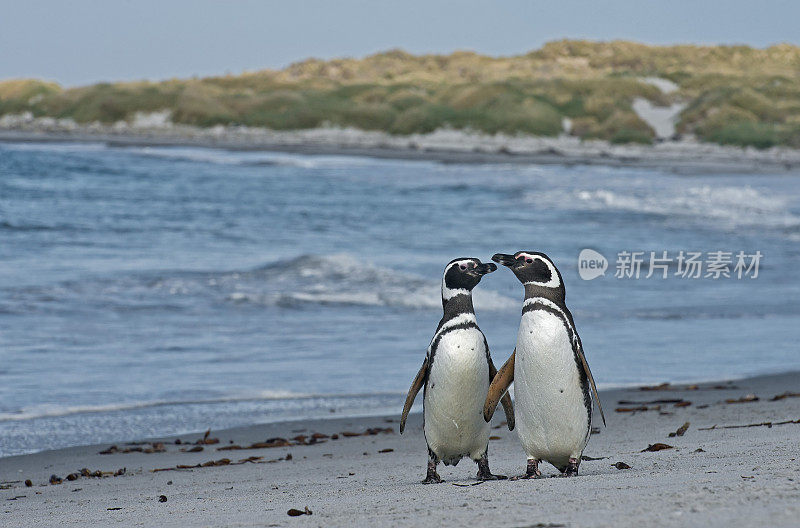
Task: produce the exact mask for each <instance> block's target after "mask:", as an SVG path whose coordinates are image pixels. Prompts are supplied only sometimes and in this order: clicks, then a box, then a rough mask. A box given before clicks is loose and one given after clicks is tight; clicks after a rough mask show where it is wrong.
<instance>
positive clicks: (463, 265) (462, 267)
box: [458, 264, 467, 270]
mask: <svg viewBox="0 0 800 528" xmlns="http://www.w3.org/2000/svg"><path fill="white" fill-rule="evenodd" d="M458 267H459V268H461V269H462V270H465V269H467V266H466V265H465V264H461V265H459V266H458Z"/></svg>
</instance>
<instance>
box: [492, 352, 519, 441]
mask: <svg viewBox="0 0 800 528" xmlns="http://www.w3.org/2000/svg"><path fill="white" fill-rule="evenodd" d="M495 376H497V369H496V368H495V366H494V361H492V358H491V357H490V358H489V383H491V382H492V381H493V380H494V377H495ZM500 403H502V404H503V410H504V411H505V413H506V425H508V430H509V431H513V430H514V426H515V422H514V404H513V403H511V395H510V394H509V393H508V392H506V393H505V394H504V395H503V397H502V398H501V399H500Z"/></svg>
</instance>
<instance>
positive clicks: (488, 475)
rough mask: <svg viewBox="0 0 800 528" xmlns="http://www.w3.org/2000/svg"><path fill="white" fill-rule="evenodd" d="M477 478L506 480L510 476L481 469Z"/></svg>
mask: <svg viewBox="0 0 800 528" xmlns="http://www.w3.org/2000/svg"><path fill="white" fill-rule="evenodd" d="M476 478H477V479H478V480H506V479H507V478H508V477H507V476H505V475H495V474H494V473H483V472H482V471H480V470H479V471H478V476H477V477H476Z"/></svg>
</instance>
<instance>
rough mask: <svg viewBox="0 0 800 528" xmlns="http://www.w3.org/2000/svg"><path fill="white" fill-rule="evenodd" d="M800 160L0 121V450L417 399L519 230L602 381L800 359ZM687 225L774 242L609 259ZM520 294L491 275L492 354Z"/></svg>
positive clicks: (703, 235) (726, 241)
mask: <svg viewBox="0 0 800 528" xmlns="http://www.w3.org/2000/svg"><path fill="white" fill-rule="evenodd" d="M798 178H800V175H781V176H777V175H763V174H759V175H757V174H752V175H748V174H736V175H719V174H717V175H696V176H691V175H689V176H687V175H681V176H678V175H674V174H670V173H669V172H660V171H654V170H644V169H620V168H605V167H597V166H520V165H502V164H498V165H459V164H441V163H433V162H426V161H418V162H415V161H391V160H374V159H367V158H356V157H345V156H342V157H333V156H302V155H288V154H280V153H263V152H261V153H248V152H228V151H221V150H213V149H199V148H113V147H108V146H105V145H102V144H14V143H0V456H7V455H12V454H19V453H28V452H34V451H38V450H42V449H48V448H57V447H63V446H68V445H78V444H85V443H90V442H91V443H94V442H114V441H121V440H131V439H136V438H143V437H148V436H153V435H167V434H182V433H186V432H190V431H198V430H205V429H206V428H209V427H210V428H212V429H220V428H223V427H231V426H238V425H246V424H252V423H258V422H268V421H278V420H287V419H295V418H304V417H324V416H342V415H369V414H376V413H384V412H395V413H398V414H399V412H400V409H401V406H402V401H403V398H404V395H405V391H406V390H407V388H408V385H409V384H410V382H411V379H412V378H413V376H414V375H415V373H416V371H417V369H418V367H419V365H420V364H421V362H422V359H423V357H424V354H425V349H426V347H427V345H428V342H429V340H430V337H431V335H432V333H433V331H434V329H435V327H436V324H437V322H438V320H439V317H440V315H441V314H440V311H441V303H440V294H439V285H440V277H441V271H442V268H443V266H444V264H445V263H447V262H448V261H449V260H451V259H452V258H455V257H459V256H477V257H480V258H482V259H488V258H489V257H490V256H491V255H492V254H493V253H495V252H499V251H502V252H513V251H516V250H520V249H528V250H540V251H545V252H546V253H548V254H549V255H550V256H551V257H552V258H554V260H555V261H556V263H557V264H558V266H559V268H560V269H561V271H562V274H563V275H564V279H565V282H566V286H567V303H568V306H569V307H570V308H571V310H572V312H573V314H574V316H575V320H576V324H577V326H578V330H579V332H580V334H581V337H582V340H583V343H584V346H585V349H586V353H587V356H588V359H589V362H590V364H591V366H592V369H593V372H594V375H595V378H596V379H597V380H598V382H599V385H600V386H601V387H603V386H605V387H608V386H618V385H628V384H636V383H655V382H662V381H673V382H677V381H692V380H694V381H702V380H719V379H726V378H735V377H741V376H747V375H752V374H757V373H765V372H782V371H787V370H798V369H800V353H798V344H797V343H798V337H800V330H798V329H800V280H798V262H800V184H799V183H800V179H798ZM583 248H592V249H594V250H596V251H599V252H600V253H602V254H603V255H605V256H606V257H607V258H608V259H609V269H608V270H607V272H606V274H605V276H601V277H599V278H597V279H595V280H592V281H584V280H582V279H581V278H580V277H579V275H578V261H577V256H578V253H579V252H580V251H581V250H582V249H583ZM681 250H684V251H702V252H712V251H730V252H734V253H736V252H739V251H744V252H745V253H747V254H753V253H755V252H756V251H760V252H761V254H762V255H763V256H762V259H761V261H760V264H759V275H758V277H757V278H755V279H752V278H749V277H744V278H742V279H737V278H736V277H735V276H734V277H731V278H720V279H718V280H714V279H713V278H698V279H688V278H681V277H679V276H678V277H676V276H675V275H674V273H675V272H676V271H677V265H676V264H675V263H673V264H672V265H671V267H670V268H669V275H670V276H669V277H668V278H667V279H663V278H660V277H661V271H659V272H658V273H656V274H654V276H652V277H650V278H649V279H647V278H644V276H645V275H646V274H647V269H648V267H647V263H646V262H645V265H643V267H642V276H641V277H640V278H639V279H633V278H615V277H614V273H615V266H616V261H617V254H618V253H619V252H621V251H644V252H645V260H647V258H648V257H649V252H650V251H656V252H658V254H659V255H660V252H661V251H668V252H669V253H668V254H669V255H671V256H676V255H677V253H678V252H679V251H681ZM521 298H522V287H521V285H520V284H519V283H518V282H517V281H516V279H514V278H513V276H512V275H511V273H510V272H509V271H508V270H505V269H500V270H498V271H497V272H496V273H494V274H492V275H489V276H487V277H486V278H485V279H484V280H483V282H482V283H481V284H480V285H479V287H478V289H477V290H476V294H475V304H476V311H477V316H478V321H479V324H480V325H481V327H482V329H483V330H484V333H485V334H486V335H487V338H488V341H489V344H490V347H491V349H492V351H493V357H494V358H495V363H496V364H497V365H498V366H499V365H500V364H501V363H502V362H503V361H505V359H506V358H507V357H508V355H509V354H510V352H511V351H512V349H513V347H514V342H515V340H516V333H517V327H518V322H519V314H520V303H521Z"/></svg>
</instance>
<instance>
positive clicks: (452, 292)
mask: <svg viewBox="0 0 800 528" xmlns="http://www.w3.org/2000/svg"><path fill="white" fill-rule="evenodd" d="M470 264H471V265H473V266H474V265H475V261H474V260H473V259H461V260H456V261H455V262H451V263H450V264H448V265H447V267H446V268H445V269H444V273H442V299H444V300H445V301H449V300H450V299H452V298H453V297H455V296H456V295H472V292H471V291H470V290H468V289H466V288H448V287H447V284H446V283H445V280H446V279H447V272H448V271H450V269H451V268H452V267H453V266H468V265H470ZM462 269H466V268H462Z"/></svg>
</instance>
